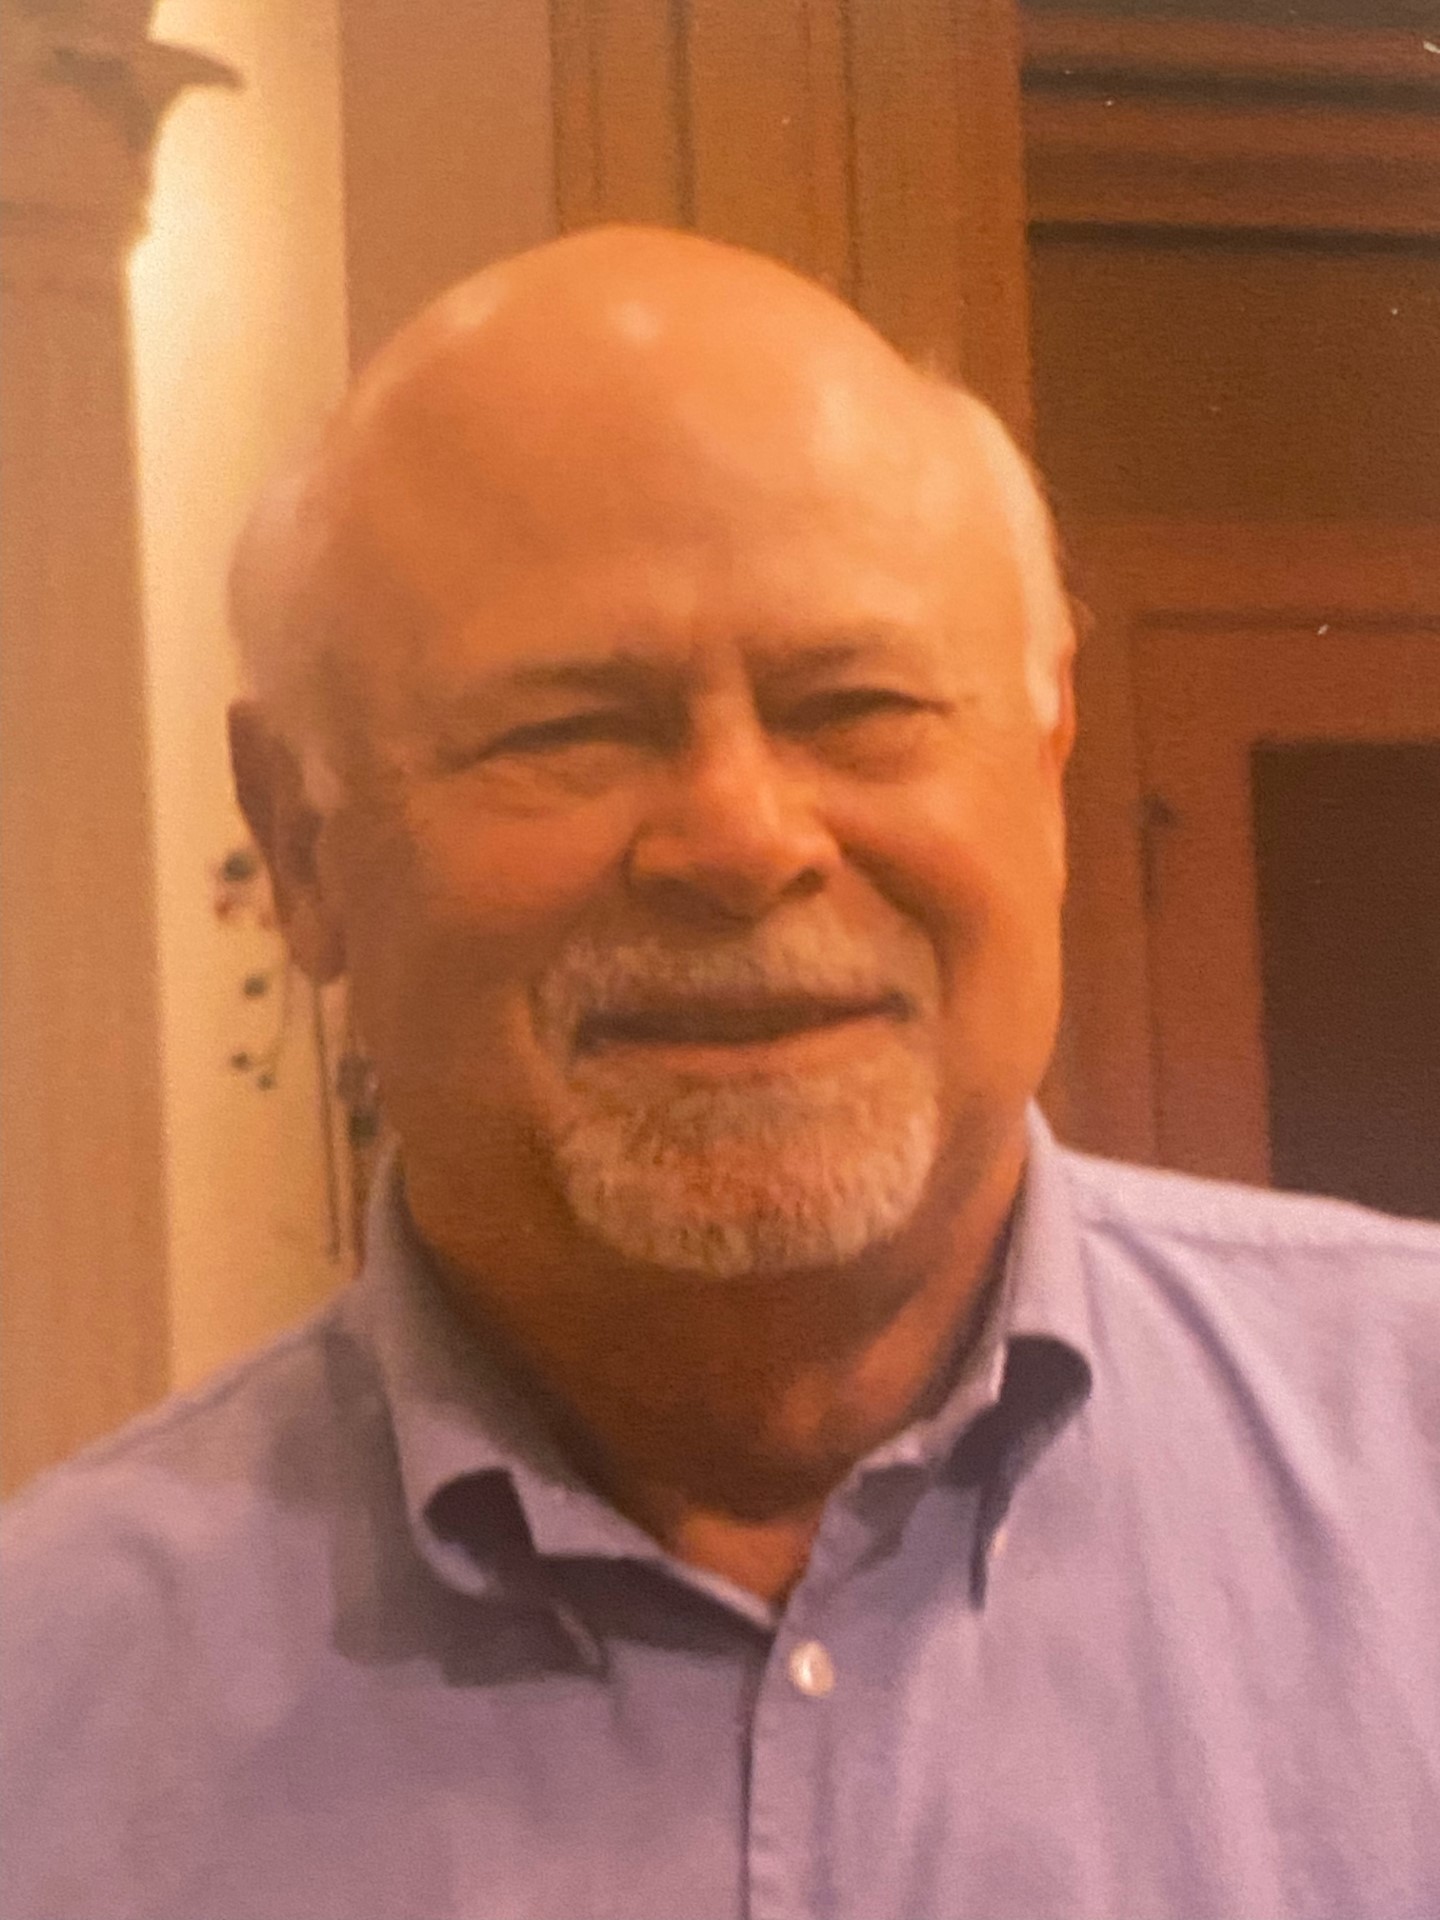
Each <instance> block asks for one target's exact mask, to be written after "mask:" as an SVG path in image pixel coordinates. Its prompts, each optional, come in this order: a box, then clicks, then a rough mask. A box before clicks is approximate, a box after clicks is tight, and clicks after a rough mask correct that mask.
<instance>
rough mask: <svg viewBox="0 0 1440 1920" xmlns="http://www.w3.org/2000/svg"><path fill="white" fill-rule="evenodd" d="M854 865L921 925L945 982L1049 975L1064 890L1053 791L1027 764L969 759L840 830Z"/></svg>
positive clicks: (1060, 838) (995, 758)
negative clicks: (987, 975)
mask: <svg viewBox="0 0 1440 1920" xmlns="http://www.w3.org/2000/svg"><path fill="white" fill-rule="evenodd" d="M844 829H845V837H846V840H847V845H848V847H849V849H850V850H851V854H852V858H853V859H854V861H855V864H856V865H857V866H860V867H862V868H866V869H868V871H869V873H870V876H871V878H872V879H873V880H874V881H875V882H876V884H877V885H878V886H879V887H880V888H881V890H882V891H883V892H885V893H886V894H887V895H888V896H889V897H890V898H891V899H892V900H894V901H895V903H896V904H897V905H899V906H900V907H901V908H902V909H903V910H904V911H905V912H906V913H907V914H908V915H909V916H910V917H911V918H912V919H914V920H915V921H916V922H918V923H919V924H920V925H921V926H923V927H924V929H925V931H926V933H927V934H928V936H929V938H930V940H931V942H932V944H933V945H934V947H935V949H936V952H937V954H938V955H939V957H940V962H941V968H942V972H943V973H944V975H945V977H946V979H947V980H948V981H950V982H952V983H958V984H963V983H964V982H966V981H967V980H973V979H974V977H975V973H976V969H977V968H978V967H981V966H983V965H984V964H985V963H986V960H987V956H988V957H990V958H993V960H994V961H995V963H996V964H997V965H1003V966H1008V967H1011V968H1014V967H1017V966H1018V967H1024V966H1025V965H1026V961H1027V956H1028V957H1029V960H1030V964H1031V966H1032V967H1033V968H1034V969H1035V970H1037V971H1043V970H1045V969H1046V968H1048V967H1051V966H1053V949H1054V946H1055V942H1056V940H1057V938H1058V923H1059V909H1060V900H1061V895H1062V892H1063V886H1064V851H1063V849H1064V835H1063V826H1062V814H1061V807H1060V800H1059V796H1058V792H1057V790H1056V787H1055V783H1054V782H1053V780H1050V779H1047V778H1045V777H1042V774H1041V772H1040V770H1039V769H1037V767H1036V765H1035V764H1034V763H1033V762H1030V763H1027V760H1026V759H1025V757H1024V756H1023V755H1021V756H1016V757H1013V758H1012V757H1002V756H1000V755H992V756H989V757H984V758H982V757H979V756H975V757H974V758H973V759H968V760H967V762H966V765H965V767H964V770H963V773H961V774H958V775H957V774H955V773H953V772H952V773H949V774H945V775H941V776H937V777H935V778H932V779H929V780H926V781H924V782H920V783H916V784H915V785H912V786H910V787H908V788H907V789H906V790H905V791H904V792H903V793H902V792H899V791H898V790H897V791H895V792H893V793H891V794H889V795H887V796H885V798H884V802H883V804H881V805H877V806H874V807H872V808H870V809H869V810H868V815H867V816H865V817H861V816H860V815H858V814H857V815H856V816H855V817H853V818H852V819H850V820H849V821H847V822H845V823H844Z"/></svg>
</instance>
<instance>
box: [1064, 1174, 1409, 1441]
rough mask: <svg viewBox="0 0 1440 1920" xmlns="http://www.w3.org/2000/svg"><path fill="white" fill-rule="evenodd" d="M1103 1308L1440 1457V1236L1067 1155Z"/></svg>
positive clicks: (1348, 1422) (1238, 1372) (1340, 1209)
mask: <svg viewBox="0 0 1440 1920" xmlns="http://www.w3.org/2000/svg"><path fill="white" fill-rule="evenodd" d="M1062 1159H1063V1164H1064V1167H1065V1170H1066V1173H1067V1175H1068V1180H1069V1186H1070V1191H1071V1194H1072V1197H1073V1203H1074V1208H1075V1214H1076V1220H1077V1224H1078V1227H1079V1231H1080V1236H1081V1243H1082V1248H1083V1252H1084V1257H1085V1265H1086V1270H1087V1275H1088V1277H1089V1282H1090V1285H1091V1287H1092V1291H1093V1293H1094V1295H1095V1297H1096V1298H1097V1300H1098V1303H1099V1305H1100V1307H1101V1310H1102V1311H1103V1312H1105V1313H1107V1314H1108V1315H1110V1316H1111V1318H1112V1319H1113V1317H1114V1316H1115V1315H1117V1314H1118V1315H1122V1316H1123V1317H1124V1318H1125V1319H1126V1321H1127V1324H1128V1325H1130V1326H1134V1325H1135V1324H1136V1323H1137V1322H1148V1323H1149V1324H1150V1325H1151V1326H1152V1327H1153V1328H1155V1329H1156V1330H1157V1332H1158V1331H1159V1330H1161V1329H1163V1331H1164V1334H1165V1335H1166V1336H1167V1337H1168V1343H1169V1345H1170V1346H1171V1347H1172V1349H1173V1350H1174V1351H1175V1352H1176V1353H1177V1354H1179V1353H1181V1352H1184V1353H1188V1354H1190V1355H1200V1354H1204V1355H1206V1356H1208V1357H1209V1359H1210V1360H1211V1361H1212V1362H1215V1363H1218V1364H1220V1365H1221V1366H1222V1368H1223V1369H1224V1370H1226V1371H1227V1373H1228V1376H1229V1377H1230V1378H1231V1379H1232V1381H1233V1382H1235V1383H1236V1384H1237V1385H1238V1384H1239V1383H1241V1382H1243V1383H1245V1385H1246V1386H1247V1388H1248V1389H1253V1390H1255V1391H1264V1390H1265V1389H1266V1388H1267V1387H1268V1388H1269V1389H1271V1390H1272V1391H1273V1392H1276V1393H1281V1394H1283V1393H1285V1392H1288V1391H1292V1390H1293V1391H1294V1392H1295V1393H1296V1394H1297V1395H1298V1396H1299V1397H1300V1398H1301V1399H1302V1401H1303V1403H1304V1404H1306V1405H1307V1406H1309V1407H1310V1408H1311V1409H1312V1410H1313V1411H1314V1414H1315V1417H1316V1418H1317V1419H1321V1420H1323V1419H1329V1420H1331V1421H1334V1422H1338V1423H1339V1424H1340V1425H1341V1426H1343V1427H1345V1428H1346V1429H1347V1430H1348V1429H1349V1428H1351V1427H1352V1426H1353V1425H1354V1424H1355V1423H1356V1422H1358V1421H1362V1420H1363V1421H1364V1422H1366V1424H1368V1425H1371V1426H1373V1425H1374V1424H1376V1422H1377V1420H1380V1419H1382V1418H1383V1419H1384V1421H1385V1423H1386V1424H1390V1425H1395V1426H1397V1429H1398V1427H1399V1426H1408V1430H1409V1433H1410V1435H1411V1436H1412V1437H1413V1435H1414V1431H1415V1423H1416V1422H1418V1423H1419V1425H1420V1427H1421V1428H1422V1429H1423V1431H1424V1432H1425V1433H1426V1434H1428V1435H1429V1436H1431V1437H1432V1438H1433V1441H1434V1444H1435V1445H1436V1446H1437V1447H1440V1226H1436V1225H1434V1224H1431V1223H1429V1222H1426V1221H1421V1220H1402V1219H1397V1218H1393V1217H1391V1216H1389V1215H1386V1214H1380V1213H1375V1212H1372V1211H1370V1210H1368V1209H1367V1208H1364V1207H1358V1206H1353V1205H1350V1204H1349V1203H1347V1202H1343V1201H1338V1200H1328V1199H1322V1198H1318V1197H1314V1196H1310V1195H1304V1194H1290V1193H1270V1192H1264V1191H1260V1190H1257V1189H1254V1188H1249V1187H1244V1186H1238V1185H1234V1184H1231V1183H1228V1182H1225V1181H1218V1180H1202V1179H1196V1178H1193V1177H1191V1176H1188V1175H1184V1174H1176V1173H1167V1172H1160V1171H1157V1170H1154V1169H1150V1168H1145V1167H1136V1166H1128V1165H1124V1164H1121V1163H1118V1162H1114V1161H1107V1160H1100V1159H1095V1158H1092V1157H1090V1156H1088V1155H1085V1154H1079V1153H1074V1152H1071V1151H1068V1150H1066V1151H1065V1152H1064V1153H1063V1155H1062Z"/></svg>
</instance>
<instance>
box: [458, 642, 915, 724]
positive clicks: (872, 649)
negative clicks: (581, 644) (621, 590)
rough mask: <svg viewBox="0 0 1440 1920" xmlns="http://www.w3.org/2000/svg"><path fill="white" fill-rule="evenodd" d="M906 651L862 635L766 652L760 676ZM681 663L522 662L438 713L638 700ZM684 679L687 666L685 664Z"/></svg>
mask: <svg viewBox="0 0 1440 1920" xmlns="http://www.w3.org/2000/svg"><path fill="white" fill-rule="evenodd" d="M899 650H900V636H899V635H898V634H894V633H891V632H890V631H888V630H886V629H879V628H877V629H874V630H868V631H867V630H862V631H860V632H857V633H855V634H853V635H849V636H846V637H845V638H842V639H828V640H815V641H811V642H804V641H802V642H800V643H798V644H795V643H786V644H783V645H780V646H770V647H765V646H763V645H762V646H760V647H758V649H757V652H758V656H759V657H758V658H757V659H756V661H755V663H754V665H755V673H756V678H757V680H758V681H759V682H760V683H761V684H762V685H763V686H766V687H775V686H784V685H785V684H786V683H788V682H792V681H795V680H804V679H808V678H811V677H814V676H816V675H820V674H824V673H826V672H833V671H835V670H837V669H839V668H842V667H846V666H850V665H853V664H854V662H855V661H856V660H859V659H876V660H883V659H884V658H885V657H886V656H887V655H891V656H893V655H895V654H896V653H897V652H898V651H899ZM676 666H677V663H676V661H675V658H674V656H673V655H670V654H667V653H664V652H662V651H660V650H659V649H658V648H657V649H651V648H646V647H633V646H630V647H618V648H615V649H613V650H612V651H610V652H608V653H606V654H605V655H603V656H602V657H598V658H597V657H592V656H587V655H579V656H577V657H575V658H573V659H568V660H534V661H517V662H515V663H514V664H513V665H511V666H507V667H502V668H500V669H499V671H498V672H496V673H494V674H492V675H490V676H488V677H487V678H486V679H484V680H482V681H479V682H476V683H474V684H472V685H470V686H466V687H463V688H460V689H457V690H456V691H455V692H454V693H453V695H448V696H446V695H442V696H441V697H440V698H439V699H438V700H437V701H436V702H435V710H436V711H437V712H438V713H439V714H441V715H443V716H446V717H453V716H456V715H464V714H466V713H468V712H470V711H472V710H473V709H475V708H476V707H477V706H483V705H484V704H485V703H487V702H488V701H491V700H494V699H495V698H496V697H497V696H502V695H505V694H510V693H531V692H538V693H554V692H559V693H580V694H591V695H594V696H597V697H600V698H612V699H613V698H615V697H617V696H626V695H628V696H632V697H633V696H634V695H635V694H637V693H646V692H653V691H654V690H655V689H656V688H657V687H658V686H663V685H664V684H665V683H667V682H671V683H673V681H674V680H675V678H676V677H677V676H676ZM680 666H681V671H682V673H683V670H684V663H683V661H682V662H681V663H680Z"/></svg>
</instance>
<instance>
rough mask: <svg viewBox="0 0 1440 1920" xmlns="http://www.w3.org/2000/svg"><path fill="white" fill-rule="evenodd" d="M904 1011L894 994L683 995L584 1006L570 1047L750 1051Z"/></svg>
mask: <svg viewBox="0 0 1440 1920" xmlns="http://www.w3.org/2000/svg"><path fill="white" fill-rule="evenodd" d="M909 1013H910V1007H909V1003H908V1002H907V1001H906V1000H905V999H904V997H903V996H901V995H899V994H883V995H880V996H878V997H876V998H873V999H866V1000H838V1001H837V1000H817V999H814V998H812V997H809V996H804V995H792V996H781V997H774V998H766V999H747V1000H732V999H701V998H697V999H693V1000H691V999H687V1000H684V1001H677V1002H672V1003H667V1004H664V1005H657V1006H647V1007H629V1008H622V1009H610V1010H606V1011H604V1012H600V1013H594V1014H589V1015H587V1016H586V1017H585V1018H584V1019H583V1020H582V1021H581V1022H580V1025H579V1028H578V1030H577V1032H576V1036H575V1050H576V1053H577V1054H578V1055H580V1056H581V1057H584V1056H587V1055H594V1054H597V1053H601V1052H606V1051H609V1050H611V1049H614V1048H621V1047H626V1048H628V1047H637V1048H645V1049H654V1050H656V1051H665V1052H668V1051H670V1050H672V1049H679V1050H683V1051H685V1052H690V1051H692V1050H693V1051H710V1050H712V1049H730V1050H734V1051H739V1052H749V1051H753V1050H757V1049H759V1050H765V1049H770V1048H773V1047H777V1046H783V1045H785V1044H787V1043H792V1042H796V1041H801V1042H803V1041H805V1040H808V1039H811V1038H815V1037H819V1036H823V1035H826V1034H830V1033H842V1032H843V1031H844V1030H846V1029H853V1028H854V1027H856V1026H857V1025H859V1024H862V1023H869V1022H872V1021H875V1020H889V1021H899V1020H904V1019H906V1018H907V1017H908V1015H909Z"/></svg>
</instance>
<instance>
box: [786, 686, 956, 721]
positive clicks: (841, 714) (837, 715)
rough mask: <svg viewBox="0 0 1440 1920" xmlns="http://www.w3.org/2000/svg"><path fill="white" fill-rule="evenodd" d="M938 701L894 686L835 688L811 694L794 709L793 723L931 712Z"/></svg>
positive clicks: (791, 717)
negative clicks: (922, 697) (905, 691)
mask: <svg viewBox="0 0 1440 1920" xmlns="http://www.w3.org/2000/svg"><path fill="white" fill-rule="evenodd" d="M937 707H938V703H937V702H936V701H933V700H922V699H920V698H918V697H917V696H916V695H915V694H910V693H902V692H900V691H899V690H898V689H897V688H894V687H832V688H830V689H829V690H828V691H826V692H825V693H817V694H812V695H810V697H809V698H808V699H805V700H802V701H801V702H800V703H799V705H798V706H796V707H795V708H793V709H792V711H791V715H790V724H791V725H792V726H794V727H799V728H801V729H810V730H819V729H823V728H825V727H844V726H851V725H853V724H854V723H855V722H857V721H860V720H869V719H872V718H880V717H884V716H887V715H905V714H911V713H929V712H934V711H936V710H937Z"/></svg>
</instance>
